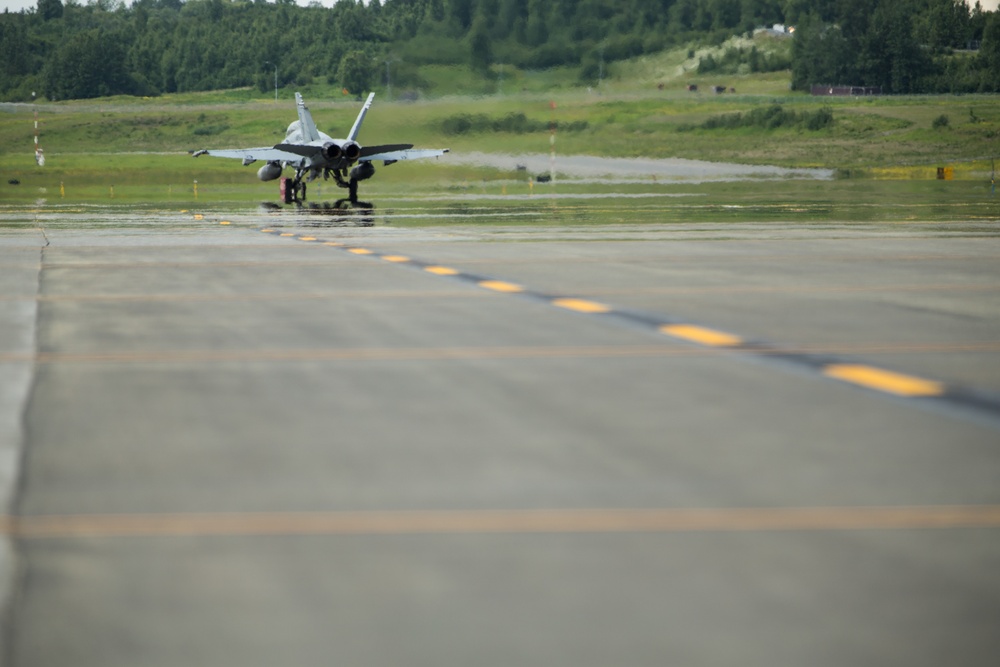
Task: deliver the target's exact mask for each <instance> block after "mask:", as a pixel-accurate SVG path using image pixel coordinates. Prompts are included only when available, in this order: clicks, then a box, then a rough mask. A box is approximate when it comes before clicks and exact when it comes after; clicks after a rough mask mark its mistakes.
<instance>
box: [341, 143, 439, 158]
mask: <svg viewBox="0 0 1000 667" xmlns="http://www.w3.org/2000/svg"><path fill="white" fill-rule="evenodd" d="M386 148H391V146H386ZM447 152H448V149H447V148H413V149H405V150H395V151H394V150H389V151H386V152H384V153H377V154H375V155H366V156H364V157H362V158H360V159H359V160H358V161H359V162H375V161H376V160H382V161H383V162H398V161H399V160H419V159H421V158H425V157H440V156H442V155H444V154H445V153H447Z"/></svg>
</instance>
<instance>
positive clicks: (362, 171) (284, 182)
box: [279, 162, 389, 205]
mask: <svg viewBox="0 0 1000 667" xmlns="http://www.w3.org/2000/svg"><path fill="white" fill-rule="evenodd" d="M387 164H389V163H387ZM374 174H375V165H373V164H372V163H371V162H361V163H360V164H358V166H356V167H354V168H353V169H351V171H350V174H348V171H347V169H326V170H325V171H324V172H323V178H330V177H331V176H333V180H334V181H336V183H337V185H338V186H339V187H342V188H344V189H346V190H347V201H349V202H350V203H351V204H355V205H356V204H357V203H358V181H363V180H365V179H368V178H371V177H372V176H373V175H374ZM303 176H304V172H299V173H297V174H295V178H283V179H281V182H280V183H279V189H280V191H281V200H282V201H283V202H285V203H286V204H301V203H302V202H304V201H305V200H306V184H305V183H304V182H303V180H302V177H303Z"/></svg>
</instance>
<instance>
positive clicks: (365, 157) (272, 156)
mask: <svg viewBox="0 0 1000 667" xmlns="http://www.w3.org/2000/svg"><path fill="white" fill-rule="evenodd" d="M374 99H375V93H371V94H370V95H369V96H368V100H367V101H366V102H365V104H364V106H363V107H362V108H361V112H360V113H359V114H358V117H357V119H356V120H355V121H354V125H353V126H352V127H351V131H350V132H349V133H348V135H347V138H346V139H334V138H333V137H331V136H330V135H328V134H325V133H323V132H320V131H319V130H318V129H316V123H314V122H313V119H312V114H310V113H309V109H308V108H306V105H305V102H304V101H303V100H302V95H300V94H299V93H295V105H296V107H297V108H298V112H299V119H298V120H296V121H293V122H292V124H291V125H289V126H288V130H286V132H285V140H284V141H283V142H281V143H280V144H277V145H276V146H272V147H270V148H269V147H267V146H264V147H262V148H237V149H228V150H200V151H196V152H195V153H194V157H199V156H201V155H210V156H212V157H227V158H238V159H241V160H243V166H248V165H251V164H253V163H254V162H256V161H257V160H264V161H266V163H267V164H265V165H264V166H262V167H261V168H260V169H258V170H257V178H259V179H260V180H262V181H273V180H274V179H276V178H279V177H281V174H282V172H283V171H284V169H285V167H291V168H292V169H294V170H295V177H294V178H282V179H281V184H280V185H281V187H280V190H281V197H282V199H283V200H284V202H285V203H286V204H291V203H293V202H303V201H305V198H306V183H304V182H303V179H305V181H306V182H309V181H313V180H315V179H316V178H318V177H319V176H320V175H322V176H323V178H325V179H326V178H330V177H331V176H332V177H333V178H334V179H335V180H336V182H337V185H339V186H340V187H342V188H347V189H348V192H349V198H350V201H351V203H357V200H358V181H363V180H365V179H367V178H371V177H372V176H373V175H374V174H375V165H373V164H372V163H373V162H376V161H381V162H382V164H383V165H386V166H388V165H390V164H393V163H394V162H398V161H399V160H416V159H419V158H427V157H438V156H441V155H444V154H445V153H447V152H448V149H447V148H426V149H414V148H413V144H384V145H381V146H362V145H361V144H359V143H358V141H357V139H358V132H359V131H360V130H361V123H362V122H364V120H365V114H367V113H368V109H369V108H370V107H371V105H372V101H373V100H374ZM355 165H356V166H355ZM352 167H353V168H352Z"/></svg>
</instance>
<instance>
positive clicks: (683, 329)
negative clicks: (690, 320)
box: [660, 324, 743, 347]
mask: <svg viewBox="0 0 1000 667" xmlns="http://www.w3.org/2000/svg"><path fill="white" fill-rule="evenodd" d="M660 331H661V332H663V333H665V334H667V335H668V336H673V337H674V338H683V339H684V340H688V341H691V342H694V343H700V344H701V345H709V346H711V347H733V346H736V345H739V344H741V343H742V342H743V339H742V338H740V337H739V336H734V335H732V334H728V333H725V332H723V331H716V330H715V329H706V328H705V327H699V326H695V325H693V324H664V325H663V326H661V327H660Z"/></svg>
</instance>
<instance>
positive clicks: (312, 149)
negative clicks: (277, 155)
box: [274, 144, 323, 157]
mask: <svg viewBox="0 0 1000 667" xmlns="http://www.w3.org/2000/svg"><path fill="white" fill-rule="evenodd" d="M274 148H275V149H276V150H279V151H285V152H288V153H294V154H295V155H299V156H301V157H312V156H313V155H316V154H317V153H320V152H322V150H323V147H322V146H302V145H300V144H278V145H277V146H275V147H274Z"/></svg>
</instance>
